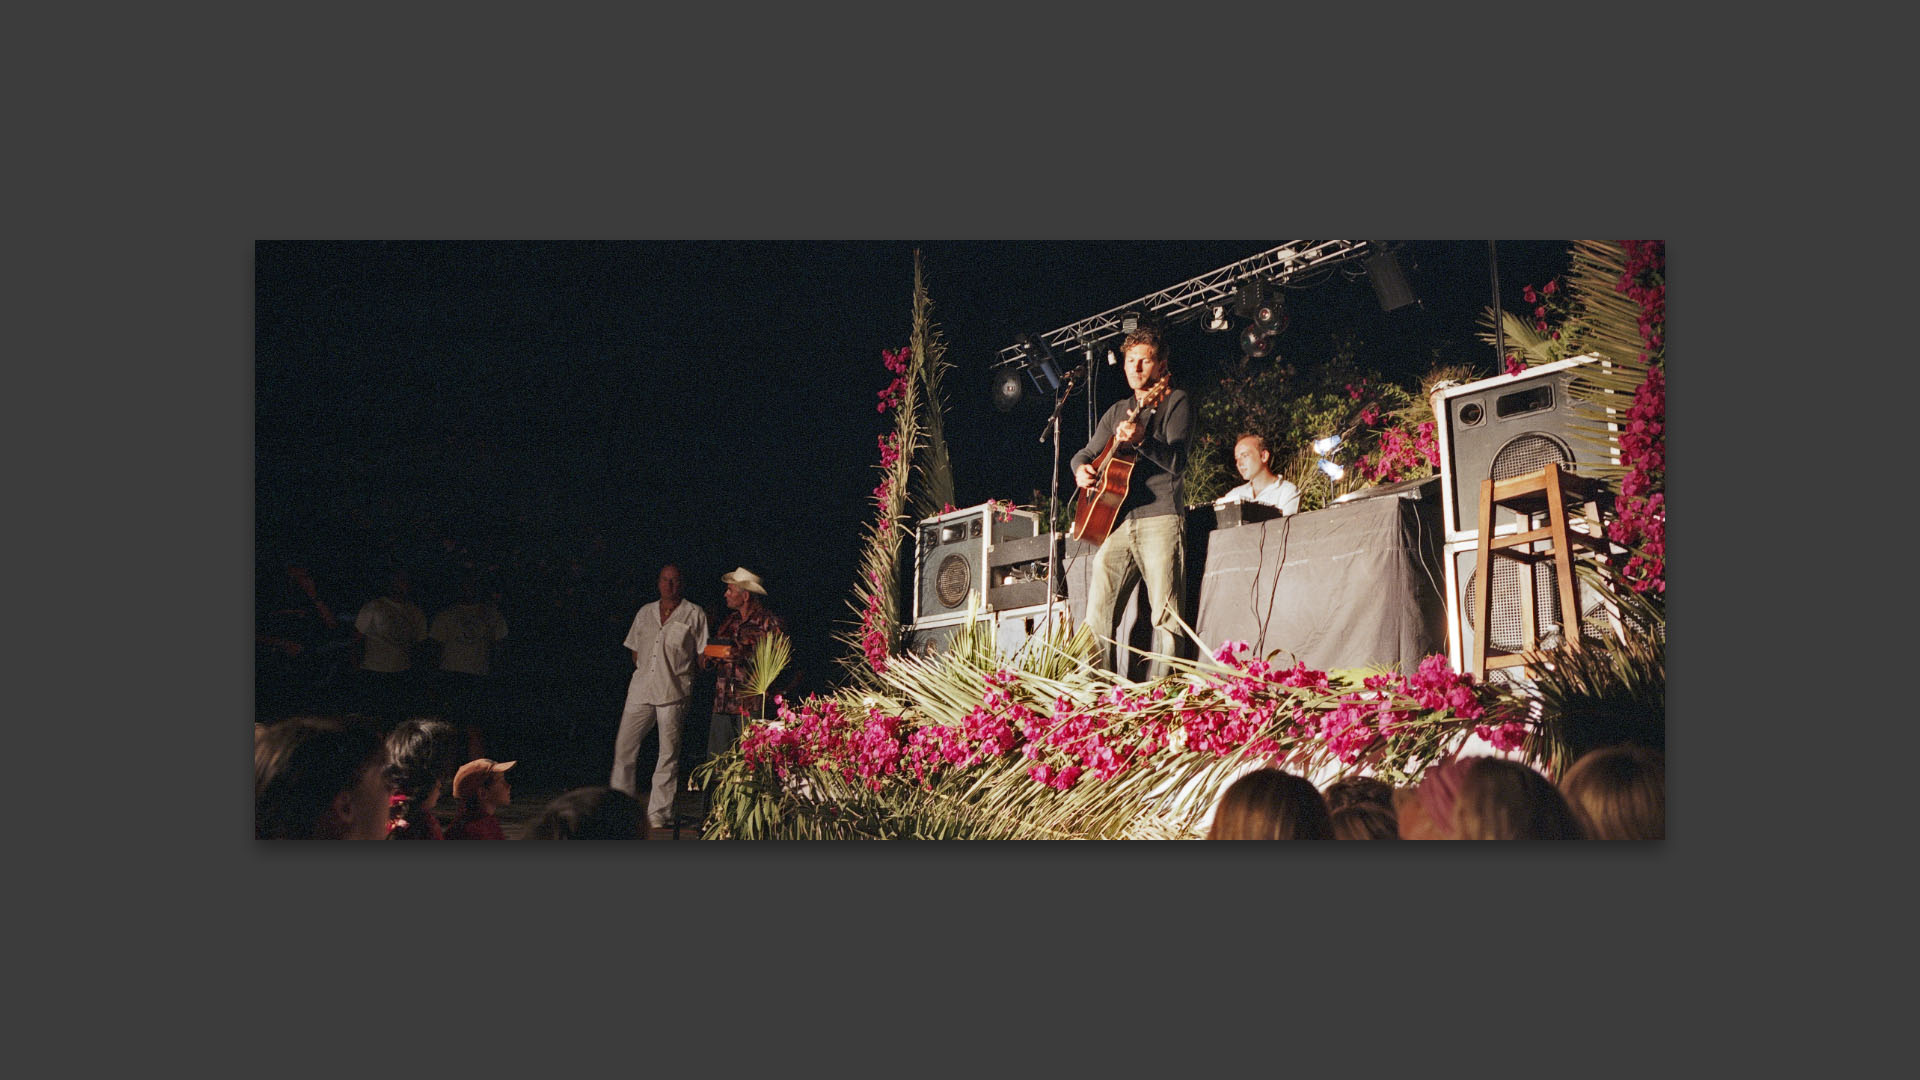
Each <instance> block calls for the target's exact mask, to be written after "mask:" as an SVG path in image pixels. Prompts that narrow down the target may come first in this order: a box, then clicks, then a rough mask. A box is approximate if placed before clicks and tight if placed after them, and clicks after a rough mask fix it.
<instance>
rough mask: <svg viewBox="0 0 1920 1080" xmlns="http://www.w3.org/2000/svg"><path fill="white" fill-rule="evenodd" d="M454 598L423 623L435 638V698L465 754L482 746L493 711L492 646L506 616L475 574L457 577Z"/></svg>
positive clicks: (479, 750) (501, 634) (494, 649)
mask: <svg viewBox="0 0 1920 1080" xmlns="http://www.w3.org/2000/svg"><path fill="white" fill-rule="evenodd" d="M459 595H460V599H459V601H458V602H457V603H454V604H452V605H449V606H448V607H445V608H442V609H441V610H440V611H439V612H438V613H436V614H435V615H434V617H433V623H432V625H430V626H429V627H428V628H427V637H429V638H431V639H432V640H434V641H437V642H439V643H440V670H439V672H438V673H437V674H438V676H439V683H440V700H441V704H442V705H443V706H444V708H445V709H446V712H447V714H448V715H449V716H451V717H453V718H454V719H455V720H456V721H457V722H458V723H459V724H460V727H461V730H462V731H463V732H464V734H465V736H466V742H467V756H468V757H469V758H477V757H480V756H482V755H483V754H485V753H486V750H487V745H486V744H487V734H488V732H487V728H488V727H489V726H490V725H489V720H490V719H491V717H492V716H493V715H494V708H495V703H494V700H493V696H492V694H491V693H490V689H491V686H492V683H491V678H492V675H491V673H492V671H493V667H494V663H495V661H496V659H497V656H496V654H497V652H498V650H499V649H500V645H501V643H502V642H503V641H505V640H506V637H507V620H506V618H505V616H503V615H501V614H500V609H499V608H498V607H496V606H494V605H493V604H492V603H491V602H489V601H487V600H486V599H484V598H483V597H482V595H481V591H480V579H479V578H477V577H474V576H472V575H468V576H467V577H464V578H462V579H461V581H460V594H459Z"/></svg>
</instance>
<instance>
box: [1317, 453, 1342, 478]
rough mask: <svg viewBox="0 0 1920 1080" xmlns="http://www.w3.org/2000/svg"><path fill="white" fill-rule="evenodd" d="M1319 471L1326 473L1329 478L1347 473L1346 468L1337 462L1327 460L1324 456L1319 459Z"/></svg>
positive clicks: (1339, 476)
mask: <svg viewBox="0 0 1920 1080" xmlns="http://www.w3.org/2000/svg"><path fill="white" fill-rule="evenodd" d="M1320 471H1321V472H1323V473H1326V474H1327V479H1329V480H1338V479H1340V478H1341V477H1343V476H1345V475H1347V470H1346V469H1345V468H1343V467H1342V466H1341V465H1340V463H1339V462H1336V461H1328V460H1327V459H1326V458H1321V459H1320Z"/></svg>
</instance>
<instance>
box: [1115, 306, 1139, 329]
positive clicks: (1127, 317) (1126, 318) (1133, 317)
mask: <svg viewBox="0 0 1920 1080" xmlns="http://www.w3.org/2000/svg"><path fill="white" fill-rule="evenodd" d="M1138 329H1140V313H1139V312H1137V311H1129V312H1127V313H1126V314H1124V315H1122V316H1120V332H1121V333H1123V334H1131V333H1133V332H1134V331H1135V330H1138Z"/></svg>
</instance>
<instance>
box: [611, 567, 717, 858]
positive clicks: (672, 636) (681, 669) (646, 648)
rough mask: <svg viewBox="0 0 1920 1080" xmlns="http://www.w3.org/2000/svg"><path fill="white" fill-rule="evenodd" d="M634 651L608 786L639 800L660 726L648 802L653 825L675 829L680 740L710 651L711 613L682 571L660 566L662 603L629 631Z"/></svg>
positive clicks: (637, 619)
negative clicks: (685, 589) (645, 755)
mask: <svg viewBox="0 0 1920 1080" xmlns="http://www.w3.org/2000/svg"><path fill="white" fill-rule="evenodd" d="M626 646H627V648H628V650H630V651H631V652H632V653H633V678H632V679H631V680H630V681H628V683H627V704H626V707H625V708H624V709H622V710H621V712H620V734H619V735H618V736H616V737H615V738H614V742H613V779H612V780H610V781H608V786H610V787H614V788H617V789H619V790H621V791H624V792H626V793H627V794H628V795H632V796H633V797H634V798H636V799H637V798H639V797H640V796H639V792H638V791H637V790H636V789H635V786H634V781H635V776H636V774H637V772H638V770H639V762H638V761H637V760H636V759H638V758H639V756H640V744H641V743H643V742H645V741H646V738H647V732H649V731H651V730H653V727H654V724H655V723H656V722H657V723H658V724H659V725H660V757H659V759H658V760H657V761H656V762H655V763H654V768H653V791H652V793H651V794H650V795H649V796H648V798H647V824H648V825H650V826H651V827H653V828H655V829H666V828H671V827H672V825H673V799H674V795H675V794H676V793H677V792H678V790H679V787H680V736H681V734H682V732H684V731H685V729H686V719H687V699H688V698H690V697H691V696H692V695H693V665H694V660H695V659H696V658H697V657H698V656H699V655H700V652H701V650H702V649H705V648H706V647H707V613H706V612H705V611H702V610H701V609H700V606H699V605H698V604H689V603H687V602H686V601H685V599H684V598H683V597H682V595H681V592H680V568H679V567H677V566H673V565H668V566H663V567H661V568H660V599H658V600H656V601H654V602H653V603H650V604H648V605H647V606H645V607H643V608H641V609H640V613H639V614H638V615H635V616H634V617H633V626H632V628H631V629H629V630H628V631H627V640H626Z"/></svg>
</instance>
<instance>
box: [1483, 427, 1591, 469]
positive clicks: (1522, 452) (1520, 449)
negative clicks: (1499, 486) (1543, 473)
mask: <svg viewBox="0 0 1920 1080" xmlns="http://www.w3.org/2000/svg"><path fill="white" fill-rule="evenodd" d="M1571 464H1573V454H1572V453H1570V452H1569V451H1568V450H1567V447H1566V444H1564V443H1562V442H1561V441H1560V440H1558V439H1556V438H1554V437H1553V436H1551V435H1542V434H1540V433H1539V432H1537V431H1529V432H1527V433H1526V434H1525V435H1518V436H1515V437H1514V438H1513V439H1512V441H1510V442H1508V443H1507V445H1505V446H1503V447H1501V448H1500V452H1499V453H1498V454H1495V455H1494V456H1493V469H1492V470H1491V475H1492V476H1493V478H1494V479H1495V480H1511V479H1512V478H1514V477H1516V476H1525V475H1526V474H1527V473H1530V472H1534V471H1536V470H1539V469H1544V468H1546V467H1547V466H1548V465H1571Z"/></svg>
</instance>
